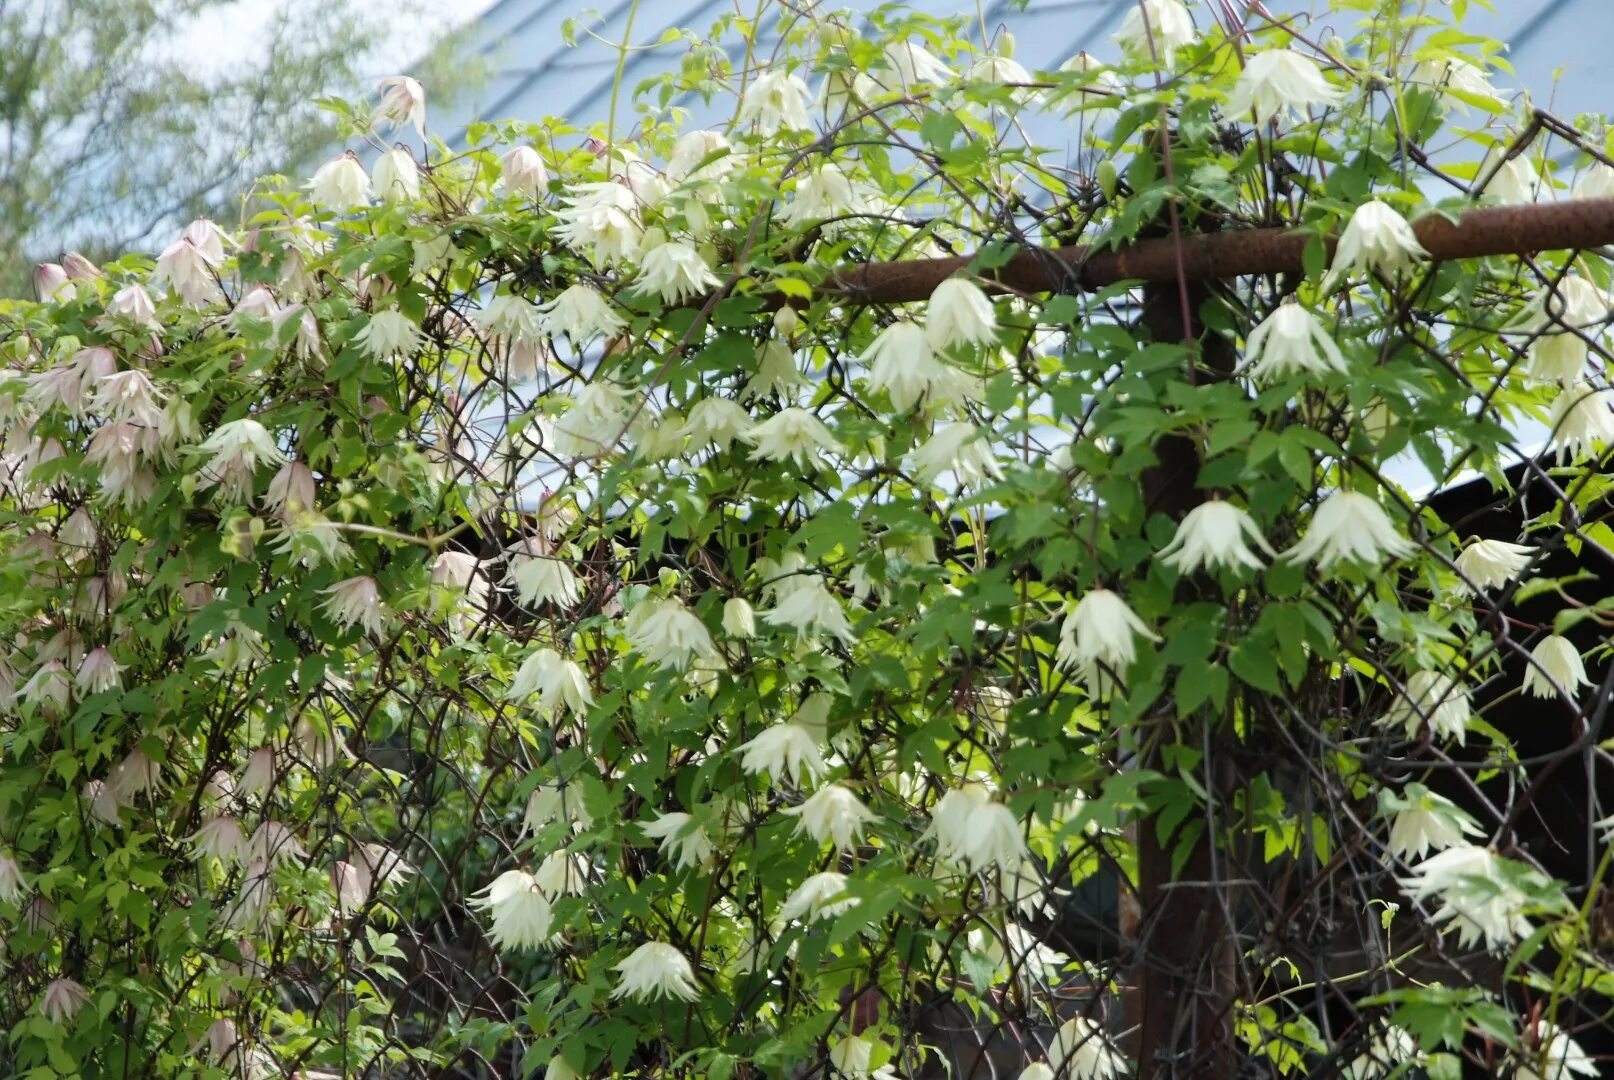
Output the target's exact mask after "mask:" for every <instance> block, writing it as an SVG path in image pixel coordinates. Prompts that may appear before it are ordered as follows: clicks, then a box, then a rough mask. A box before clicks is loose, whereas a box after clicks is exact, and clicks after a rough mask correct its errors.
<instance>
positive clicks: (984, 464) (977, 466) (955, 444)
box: [909, 423, 1003, 487]
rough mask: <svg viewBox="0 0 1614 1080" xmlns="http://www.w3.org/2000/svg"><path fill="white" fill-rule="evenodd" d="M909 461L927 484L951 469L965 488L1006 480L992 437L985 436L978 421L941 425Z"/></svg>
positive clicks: (915, 450)
mask: <svg viewBox="0 0 1614 1080" xmlns="http://www.w3.org/2000/svg"><path fill="white" fill-rule="evenodd" d="M909 460H910V462H911V463H912V465H913V470H914V475H915V476H917V477H918V479H919V480H920V481H921V482H922V483H926V484H934V483H936V482H937V481H938V480H939V479H941V477H942V476H943V474H945V473H949V472H950V473H952V474H953V475H954V476H955V477H956V478H957V479H958V482H959V483H960V484H963V485H964V486H965V487H973V486H975V485H977V484H983V483H985V482H986V481H987V480H1001V479H1003V468H1002V466H1000V465H999V464H998V461H997V456H996V455H995V454H994V453H993V450H992V440H991V439H990V437H984V433H983V432H982V431H981V430H980V429H978V428H977V427H976V426H975V425H974V424H965V423H957V424H943V425H941V426H940V427H938V428H937V429H936V432H935V434H933V435H932V436H931V437H930V438H929V439H927V440H925V441H924V442H923V443H921V444H920V445H919V446H917V447H915V448H914V450H913V453H912V454H911V455H910V457H909Z"/></svg>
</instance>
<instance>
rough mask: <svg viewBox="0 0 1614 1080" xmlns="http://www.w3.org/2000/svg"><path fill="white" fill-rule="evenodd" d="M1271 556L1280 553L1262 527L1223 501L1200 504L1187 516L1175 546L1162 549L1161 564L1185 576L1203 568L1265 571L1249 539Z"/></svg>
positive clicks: (1168, 545)
mask: <svg viewBox="0 0 1614 1080" xmlns="http://www.w3.org/2000/svg"><path fill="white" fill-rule="evenodd" d="M1246 539H1249V540H1252V541H1254V543H1255V546H1256V547H1258V548H1260V549H1261V550H1262V551H1264V552H1266V553H1267V554H1268V555H1269V556H1274V555H1276V554H1277V553H1276V552H1274V551H1273V550H1272V548H1271V547H1270V546H1268V544H1267V542H1266V538H1265V537H1263V536H1262V535H1261V527H1260V526H1259V525H1257V524H1256V523H1255V519H1254V518H1252V517H1250V515H1249V514H1247V513H1245V512H1244V511H1243V510H1241V509H1239V508H1238V507H1236V506H1234V505H1233V504H1232V503H1230V502H1223V501H1222V500H1221V499H1211V500H1210V501H1209V502H1203V503H1200V504H1199V505H1198V506H1196V507H1194V508H1193V509H1192V510H1190V511H1188V513H1187V514H1185V515H1184V516H1183V519H1182V522H1181V523H1180V524H1179V525H1178V526H1177V535H1175V536H1173V537H1172V538H1171V543H1169V544H1167V545H1166V546H1165V547H1163V548H1161V549H1160V554H1159V555H1158V556H1157V557H1158V558H1159V559H1160V561H1161V562H1164V563H1165V564H1166V565H1168V566H1174V567H1176V568H1177V572H1178V573H1181V574H1191V573H1193V572H1194V571H1196V570H1198V569H1200V568H1201V567H1209V568H1211V569H1215V568H1216V567H1219V566H1227V567H1233V566H1247V567H1249V568H1250V569H1252V570H1258V569H1260V568H1261V560H1260V558H1259V557H1258V556H1257V555H1256V554H1255V552H1253V551H1251V550H1250V547H1249V545H1248V544H1247V543H1245V540H1246Z"/></svg>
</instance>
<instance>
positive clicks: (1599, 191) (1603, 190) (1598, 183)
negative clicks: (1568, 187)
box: [1574, 161, 1614, 199]
mask: <svg viewBox="0 0 1614 1080" xmlns="http://www.w3.org/2000/svg"><path fill="white" fill-rule="evenodd" d="M1574 194H1575V198H1577V199H1614V166H1608V165H1605V164H1603V163H1602V162H1601V161H1598V162H1594V163H1593V164H1592V167H1591V168H1589V169H1587V170H1586V171H1585V172H1584V173H1582V174H1581V177H1580V179H1579V180H1577V181H1575V189H1574Z"/></svg>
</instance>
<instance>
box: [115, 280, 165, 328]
mask: <svg viewBox="0 0 1614 1080" xmlns="http://www.w3.org/2000/svg"><path fill="white" fill-rule="evenodd" d="M106 311H107V314H108V315H115V316H117V317H118V318H120V319H127V320H128V321H129V322H131V323H133V324H134V325H135V326H140V327H145V328H147V329H151V330H155V329H156V328H157V327H158V325H159V324H158V322H157V306H156V305H155V304H153V303H152V302H151V294H150V293H148V292H146V290H145V287H144V286H142V285H141V284H140V283H139V282H138V281H132V282H130V283H129V284H127V285H125V286H124V287H123V288H121V289H119V290H118V291H117V292H115V293H113V294H112V299H111V300H109V301H107V305H106Z"/></svg>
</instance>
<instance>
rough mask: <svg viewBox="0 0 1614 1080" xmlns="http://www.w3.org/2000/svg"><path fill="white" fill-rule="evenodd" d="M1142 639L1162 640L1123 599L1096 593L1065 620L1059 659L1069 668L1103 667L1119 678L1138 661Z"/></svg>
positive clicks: (1109, 594) (1060, 632) (1094, 590)
mask: <svg viewBox="0 0 1614 1080" xmlns="http://www.w3.org/2000/svg"><path fill="white" fill-rule="evenodd" d="M1140 636H1141V637H1144V638H1147V639H1148V640H1150V641H1159V640H1160V637H1159V635H1157V634H1155V633H1154V632H1153V631H1151V630H1150V629H1149V627H1148V624H1147V623H1145V622H1144V621H1143V620H1142V619H1140V618H1138V616H1137V613H1136V612H1134V611H1133V610H1132V609H1131V608H1130V607H1128V606H1127V603H1126V601H1125V600H1123V599H1121V597H1120V596H1118V595H1117V594H1116V593H1113V592H1111V591H1110V590H1109V589H1092V590H1090V591H1089V592H1088V593H1087V595H1086V596H1083V597H1082V598H1081V601H1080V602H1078V603H1077V605H1076V607H1075V608H1074V609H1073V610H1072V611H1071V613H1070V614H1069V615H1067V616H1066V617H1065V622H1064V624H1063V625H1062V626H1061V627H1060V630H1059V652H1058V654H1057V659H1058V662H1059V663H1060V664H1061V665H1062V666H1064V667H1066V668H1075V667H1084V668H1085V667H1089V666H1092V665H1103V666H1104V667H1107V668H1110V669H1111V670H1113V671H1115V672H1116V673H1117V674H1119V673H1121V672H1124V671H1125V670H1126V669H1127V668H1128V667H1129V666H1131V664H1132V661H1134V660H1136V659H1137V656H1138V649H1137V639H1138V637H1140Z"/></svg>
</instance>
